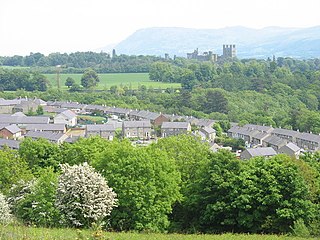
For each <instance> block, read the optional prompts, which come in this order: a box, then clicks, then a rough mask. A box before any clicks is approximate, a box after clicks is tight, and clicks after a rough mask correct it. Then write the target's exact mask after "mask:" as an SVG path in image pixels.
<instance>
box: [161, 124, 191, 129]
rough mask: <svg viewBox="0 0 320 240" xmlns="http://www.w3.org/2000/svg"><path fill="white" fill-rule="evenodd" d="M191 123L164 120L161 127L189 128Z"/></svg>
mask: <svg viewBox="0 0 320 240" xmlns="http://www.w3.org/2000/svg"><path fill="white" fill-rule="evenodd" d="M189 124H190V123H188V122H163V123H162V125H161V129H165V128H175V129H177V128H179V129H187V128H188V126H189Z"/></svg>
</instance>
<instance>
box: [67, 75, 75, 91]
mask: <svg viewBox="0 0 320 240" xmlns="http://www.w3.org/2000/svg"><path fill="white" fill-rule="evenodd" d="M75 83H76V81H75V80H74V79H73V78H71V77H68V78H67V79H66V82H65V85H66V86H67V87H68V88H70V87H71V86H73V85H74V84H75Z"/></svg>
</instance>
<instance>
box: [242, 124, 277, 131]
mask: <svg viewBox="0 0 320 240" xmlns="http://www.w3.org/2000/svg"><path fill="white" fill-rule="evenodd" d="M243 127H246V128H251V129H253V130H258V131H261V132H271V131H272V130H273V129H274V128H273V127H271V126H261V125H255V124H246V125H244V126H243Z"/></svg>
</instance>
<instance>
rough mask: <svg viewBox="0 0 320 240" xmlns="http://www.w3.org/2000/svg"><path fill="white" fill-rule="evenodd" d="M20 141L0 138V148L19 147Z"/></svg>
mask: <svg viewBox="0 0 320 240" xmlns="http://www.w3.org/2000/svg"><path fill="white" fill-rule="evenodd" d="M19 146H20V141H17V140H12V139H4V138H0V148H1V149H3V148H4V147H8V148H11V149H16V150H17V149H19Z"/></svg>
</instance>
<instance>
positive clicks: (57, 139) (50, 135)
mask: <svg viewBox="0 0 320 240" xmlns="http://www.w3.org/2000/svg"><path fill="white" fill-rule="evenodd" d="M25 137H30V138H32V139H34V140H37V139H40V138H44V139H47V140H48V141H50V142H53V143H58V144H61V143H63V142H64V141H65V140H66V139H67V138H68V136H67V135H66V134H64V133H55V132H47V131H43V132H40V131H29V132H27V134H26V135H25Z"/></svg>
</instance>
